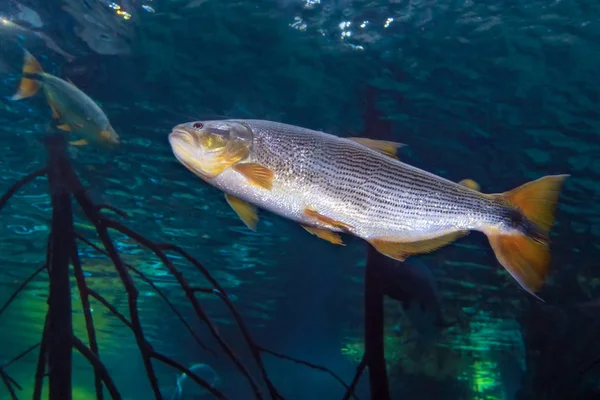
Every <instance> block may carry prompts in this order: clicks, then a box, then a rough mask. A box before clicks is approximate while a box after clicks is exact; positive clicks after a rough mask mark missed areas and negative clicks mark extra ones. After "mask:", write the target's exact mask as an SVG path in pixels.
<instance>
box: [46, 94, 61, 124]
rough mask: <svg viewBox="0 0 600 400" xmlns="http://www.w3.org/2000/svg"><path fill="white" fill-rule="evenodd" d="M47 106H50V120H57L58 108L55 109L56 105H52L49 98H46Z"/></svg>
mask: <svg viewBox="0 0 600 400" xmlns="http://www.w3.org/2000/svg"><path fill="white" fill-rule="evenodd" d="M48 105H49V106H50V109H51V110H52V118H54V119H59V118H60V113H59V112H58V108H56V105H55V104H54V102H53V101H52V100H50V98H48Z"/></svg>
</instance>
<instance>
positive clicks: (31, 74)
mask: <svg viewBox="0 0 600 400" xmlns="http://www.w3.org/2000/svg"><path fill="white" fill-rule="evenodd" d="M24 51H25V61H24V63H23V76H22V78H21V82H20V84H19V89H18V90H17V93H15V94H14V95H13V96H12V98H11V99H12V100H21V99H24V98H27V97H31V96H33V95H35V94H36V93H37V92H38V91H39V90H40V88H42V89H43V90H44V93H45V95H46V100H47V101H48V104H49V105H50V108H51V109H52V117H53V119H54V121H55V124H56V126H57V128H58V129H61V130H64V131H68V132H70V133H71V135H73V134H74V135H76V136H80V137H81V139H79V140H75V141H72V142H69V143H70V144H72V145H74V146H84V145H87V144H89V143H95V144H100V145H104V146H116V145H118V144H119V142H120V140H119V135H118V134H117V133H116V132H115V130H114V129H113V127H112V126H111V124H110V121H109V120H108V117H107V116H106V114H104V111H102V109H101V108H100V106H98V104H96V103H95V102H94V100H92V99H91V98H90V97H89V96H88V95H87V94H85V93H84V92H82V91H81V90H79V89H78V88H77V87H76V86H75V85H74V84H73V83H71V82H67V81H65V80H63V79H61V78H58V77H56V76H54V75H51V74H48V73H46V72H44V71H43V70H42V67H41V66H40V64H39V62H38V61H37V60H36V59H35V57H33V55H31V54H30V53H29V52H28V51H27V50H24Z"/></svg>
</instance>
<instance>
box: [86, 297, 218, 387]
mask: <svg viewBox="0 0 600 400" xmlns="http://www.w3.org/2000/svg"><path fill="white" fill-rule="evenodd" d="M90 296H92V297H93V298H95V299H96V300H98V301H99V302H100V303H102V305H104V306H105V307H106V308H107V309H108V310H109V311H110V312H111V313H112V314H113V315H114V316H115V317H117V318H118V319H119V321H121V322H122V323H123V324H124V325H125V326H127V327H128V328H129V329H131V330H132V331H133V329H134V327H133V325H132V324H131V322H130V321H129V320H128V319H127V318H126V317H125V316H124V315H123V314H122V313H120V312H119V310H117V309H116V308H115V307H114V306H113V305H112V304H110V302H109V301H108V300H106V299H105V298H104V297H102V296H101V295H100V294H98V293H97V292H95V291H94V290H92V289H90ZM150 356H151V357H152V358H155V359H157V360H159V361H161V362H163V363H165V364H167V365H170V366H171V367H173V368H175V369H177V370H179V372H181V373H185V374H186V375H188V376H189V377H190V378H191V379H192V380H193V381H195V382H196V383H198V384H199V385H200V386H202V387H204V388H205V389H206V390H208V391H209V392H210V393H212V394H213V395H215V396H216V397H217V398H220V399H225V396H224V395H223V393H221V392H220V391H219V390H217V389H216V388H214V387H213V386H212V385H210V384H209V383H208V382H206V381H205V380H204V379H202V378H200V377H199V376H198V375H196V374H195V373H193V372H191V371H190V370H189V369H188V368H186V367H184V366H183V365H181V364H179V363H177V362H176V361H174V360H171V359H170V358H168V357H166V356H164V355H162V354H160V353H158V352H156V351H154V350H153V351H152V354H151V355H150Z"/></svg>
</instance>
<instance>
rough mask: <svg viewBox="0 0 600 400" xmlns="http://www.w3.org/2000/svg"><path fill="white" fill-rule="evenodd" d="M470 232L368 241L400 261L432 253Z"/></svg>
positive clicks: (381, 251) (382, 252)
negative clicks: (417, 238) (414, 238)
mask: <svg viewBox="0 0 600 400" xmlns="http://www.w3.org/2000/svg"><path fill="white" fill-rule="evenodd" d="M468 233H469V231H456V232H451V233H447V234H444V235H442V236H438V237H434V238H430V239H424V240H419V241H413V242H406V241H400V240H397V241H395V240H394V238H384V239H371V240H369V241H368V242H369V243H370V244H371V245H372V246H373V247H375V249H376V250H377V251H378V252H380V253H381V254H384V255H386V256H388V257H390V258H393V259H395V260H398V261H404V260H406V259H407V258H408V257H409V256H411V255H415V254H424V253H430V252H432V251H434V250H437V249H439V248H440V247H443V246H446V245H448V244H450V243H452V242H454V241H456V240H458V239H460V238H461V237H463V236H466V235H467V234H468Z"/></svg>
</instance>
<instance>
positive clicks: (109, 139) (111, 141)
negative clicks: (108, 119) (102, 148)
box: [98, 124, 120, 146]
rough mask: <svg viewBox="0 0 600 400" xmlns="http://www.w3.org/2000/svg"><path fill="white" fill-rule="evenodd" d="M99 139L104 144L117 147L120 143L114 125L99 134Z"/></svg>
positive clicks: (108, 126) (106, 127)
mask: <svg viewBox="0 0 600 400" xmlns="http://www.w3.org/2000/svg"><path fill="white" fill-rule="evenodd" d="M98 138H99V139H100V141H101V142H102V143H104V144H107V145H109V146H117V145H118V144H119V143H120V139H119V135H118V134H117V132H115V129H114V128H113V127H112V125H110V124H108V125H106V126H105V127H104V129H102V130H100V132H99V133H98Z"/></svg>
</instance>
